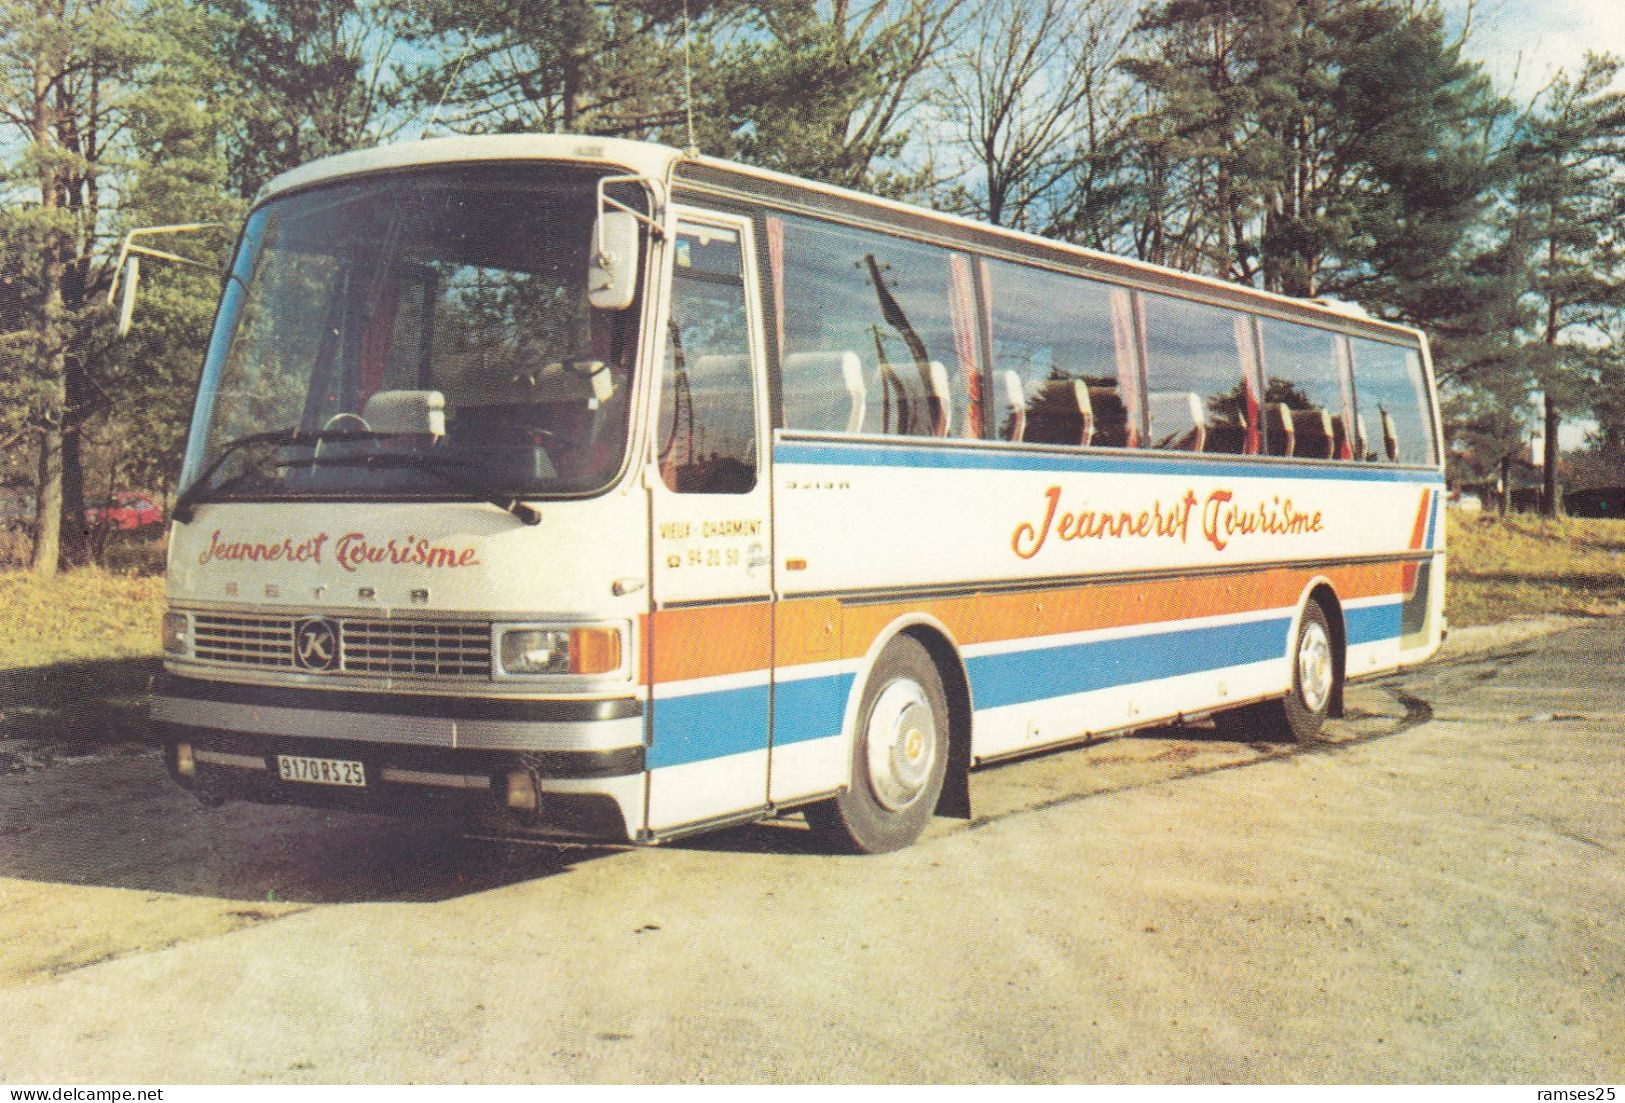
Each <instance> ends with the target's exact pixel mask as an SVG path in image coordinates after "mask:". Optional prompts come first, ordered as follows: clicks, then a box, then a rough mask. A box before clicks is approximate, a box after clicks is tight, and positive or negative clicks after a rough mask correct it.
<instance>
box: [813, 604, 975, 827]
mask: <svg viewBox="0 0 1625 1103" xmlns="http://www.w3.org/2000/svg"><path fill="white" fill-rule="evenodd" d="M947 772H948V703H947V696H946V694H945V693H944V692H943V688H942V677H941V676H940V675H939V674H938V673H937V667H936V664H935V663H934V662H932V661H931V656H930V654H929V653H928V652H927V651H926V649H925V647H924V646H923V645H922V644H921V643H920V642H919V641H918V640H915V639H913V638H912V637H909V636H900V637H898V638H897V639H896V640H893V641H892V642H891V643H890V644H888V645H887V646H886V650H885V651H883V652H882V653H881V655H880V659H879V661H878V662H876V664H875V668H874V671H873V673H872V674H871V676H870V678H869V683H868V685H867V686H866V687H865V688H864V691H863V700H862V702H861V704H860V706H859V708H858V728H857V731H856V732H855V733H854V738H853V740H852V763H851V784H850V785H849V786H848V787H847V789H846V791H845V792H843V793H841V794H840V795H839V796H836V797H834V798H832V799H830V800H827V801H823V802H821V803H819V804H815V805H812V806H811V807H809V808H808V809H807V823H808V825H809V826H810V827H811V828H812V830H813V831H814V833H815V834H817V835H818V836H819V839H820V841H821V842H823V843H824V844H825V845H826V846H828V847H830V848H831V849H835V850H841V851H844V852H847V853H859V854H880V853H884V852H885V851H888V850H898V849H900V848H902V847H905V846H907V845H909V844H910V843H912V842H913V841H914V840H915V839H917V838H919V837H920V833H921V832H922V831H924V830H925V826H926V824H927V823H929V822H930V821H931V816H932V813H933V812H935V810H936V807H937V800H938V798H939V797H941V795H942V783H943V778H944V777H946V775H947Z"/></svg>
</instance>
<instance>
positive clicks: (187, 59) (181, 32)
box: [0, 0, 217, 575]
mask: <svg viewBox="0 0 1625 1103" xmlns="http://www.w3.org/2000/svg"><path fill="white" fill-rule="evenodd" d="M195 28H196V19H195V13H194V12H193V11H191V10H189V9H187V8H185V7H183V6H181V5H180V4H179V3H178V2H176V0H0V124H3V125H4V126H5V127H7V128H9V129H10V130H11V133H12V136H13V138H14V139H16V140H18V141H20V143H21V144H20V146H13V148H16V149H18V150H19V151H20V152H19V154H18V155H17V156H16V157H14V158H13V159H12V160H11V161H10V162H9V163H6V164H4V165H3V166H0V173H3V174H4V177H3V181H4V182H3V186H4V188H5V189H6V191H7V192H9V193H10V195H11V196H12V198H13V202H11V203H9V204H8V206H9V207H10V208H11V209H10V211H9V217H8V218H7V219H6V220H5V224H4V226H0V233H3V235H4V236H5V237H7V238H9V239H10V244H11V248H12V256H13V257H14V258H16V260H17V262H18V265H19V267H18V268H17V269H16V270H14V271H12V272H11V273H10V275H9V278H8V279H7V280H5V281H3V282H4V285H5V286H4V288H3V289H0V293H3V294H6V295H8V296H10V297H12V302H13V306H14V309H13V310H12V311H10V312H9V313H10V314H11V316H12V318H13V319H14V320H13V322H12V325H13V326H14V327H15V328H13V329H12V331H11V332H9V333H6V334H3V335H0V342H3V345H0V347H3V348H4V349H5V350H6V352H7V357H6V360H5V361H4V364H3V366H0V398H3V399H4V404H5V405H6V406H7V407H8V408H9V409H10V410H11V411H13V412H12V413H10V414H9V416H8V425H9V430H8V432H9V437H10V439H9V440H8V441H6V442H4V443H8V444H14V443H22V444H31V445H33V450H34V455H35V462H36V471H35V477H34V484H35V488H36V492H37V495H36V500H37V503H38V508H37V514H36V521H35V539H34V551H33V567H34V569H35V571H36V572H38V573H40V574H44V575H49V574H54V573H55V572H56V571H57V570H58V569H59V567H64V566H65V567H75V566H80V565H83V564H84V563H86V562H87V561H88V559H89V556H90V554H91V547H90V543H89V541H88V539H87V533H86V529H85V524H84V497H85V485H84V484H85V471H84V458H85V448H86V443H87V441H86V433H87V430H88V428H89V427H90V426H91V424H92V423H93V421H95V419H97V418H99V417H103V416H105V415H106V414H107V413H108V412H109V411H110V410H113V409H115V408H117V407H118V406H119V400H120V395H119V394H118V390H117V386H116V384H115V383H114V382H113V379H112V376H111V375H110V374H109V372H108V365H109V362H110V359H111V345H110V341H109V339H108V338H109V336H110V333H109V329H110V326H109V317H108V314H109V312H108V310H107V308H106V306H105V304H104V302H103V296H104V293H105V291H106V287H107V280H108V278H109V276H110V272H109V269H108V260H109V250H108V248H107V246H108V244H109V242H110V239H111V238H112V237H114V236H116V232H117V227H118V225H119V223H120V222H121V220H127V219H128V218H129V217H131V216H133V215H134V212H127V211H123V210H121V209H120V204H121V203H123V202H124V201H127V200H128V199H129V194H128V192H129V189H130V188H131V186H132V184H133V182H134V180H135V177H136V174H135V161H134V159H133V158H134V156H135V143H136V142H137V140H138V139H137V136H138V135H143V134H144V135H148V136H149V137H150V138H151V140H152V141H154V142H156V143H157V147H158V148H159V149H168V148H171V146H172V144H173V143H174V142H175V141H177V140H179V139H180V138H181V137H183V136H185V135H187V134H189V133H190V134H194V135H195V134H196V132H198V131H201V132H202V134H203V135H204V136H205V137H204V138H203V139H202V140H204V141H208V140H212V139H210V138H208V137H207V136H209V135H212V134H213V133H214V132H215V131H216V130H217V126H216V120H209V121H208V122H207V123H198V122H196V121H195V120H194V121H193V122H190V123H189V122H188V115H189V113H191V114H195V113H196V110H197V95H196V89H197V87H198V84H197V82H196V77H197V73H198V70H197V67H196V62H197V59H196V57H195V56H194V55H192V54H191V53H190V52H189V51H190V50H191V48H192V47H193V46H195V45H196V42H197V38H196V34H195ZM211 297H212V296H211ZM6 313H8V312H6V311H3V310H0V314H6Z"/></svg>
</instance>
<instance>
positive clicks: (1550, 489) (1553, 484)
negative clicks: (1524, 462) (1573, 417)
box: [1540, 394, 1563, 517]
mask: <svg viewBox="0 0 1625 1103" xmlns="http://www.w3.org/2000/svg"><path fill="white" fill-rule="evenodd" d="M1562 424H1563V415H1562V414H1561V413H1560V412H1559V411H1558V409H1557V406H1556V405H1555V404H1554V403H1553V402H1552V396H1551V395H1549V394H1548V395H1547V396H1546V440H1545V443H1544V447H1543V455H1544V460H1543V463H1544V466H1545V472H1544V475H1543V478H1544V480H1545V481H1544V482H1543V483H1542V484H1541V492H1540V512H1541V516H1543V517H1561V516H1563V499H1562V498H1561V497H1560V492H1561V491H1562V489H1563V488H1562V487H1561V486H1560V485H1559V484H1558V481H1557V456H1558V447H1557V430H1558V429H1559V428H1560V427H1561V426H1562Z"/></svg>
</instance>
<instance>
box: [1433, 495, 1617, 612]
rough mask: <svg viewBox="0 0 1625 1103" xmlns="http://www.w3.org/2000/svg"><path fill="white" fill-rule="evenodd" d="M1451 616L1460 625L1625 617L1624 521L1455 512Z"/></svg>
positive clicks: (1448, 594)
mask: <svg viewBox="0 0 1625 1103" xmlns="http://www.w3.org/2000/svg"><path fill="white" fill-rule="evenodd" d="M1449 526H1450V527H1449V530H1448V533H1447V539H1448V541H1449V543H1448V544H1447V553H1448V561H1449V576H1448V583H1447V585H1446V588H1445V613H1446V615H1447V616H1448V617H1449V619H1450V623H1451V624H1453V625H1459V626H1463V627H1465V626H1468V625H1474V624H1497V623H1500V622H1501V621H1505V620H1512V619H1516V618H1518V617H1531V616H1540V615H1543V614H1551V613H1557V614H1567V615H1575V616H1612V615H1618V614H1622V613H1625V520H1580V519H1577V518H1563V519H1561V520H1551V521H1549V520H1545V519H1543V518H1540V517H1534V516H1530V515H1527V514H1512V515H1510V516H1508V517H1506V518H1504V519H1503V518H1500V517H1496V516H1493V515H1489V514H1481V515H1478V516H1474V515H1472V514H1458V513H1455V512H1454V511H1452V512H1451V514H1450V518H1449Z"/></svg>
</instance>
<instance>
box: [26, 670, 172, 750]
mask: <svg viewBox="0 0 1625 1103" xmlns="http://www.w3.org/2000/svg"><path fill="white" fill-rule="evenodd" d="M162 672H163V662H162V660H160V659H157V658H133V659H97V660H92V661H87V662H67V663H52V664H49V665H46V666H28V667H14V668H11V669H8V670H0V773H12V772H16V771H17V770H20V769H26V768H29V767H30V766H35V765H44V764H45V763H46V762H48V761H50V760H53V759H54V758H56V757H58V756H61V757H70V758H71V757H75V756H79V755H83V754H86V753H89V752H90V751H93V750H96V749H99V748H101V747H105V746H107V745H109V744H117V743H132V744H145V743H151V742H152V741H153V739H152V735H151V730H150V728H149V727H148V724H147V705H148V702H149V700H150V689H151V686H152V680H153V678H155V677H156V676H157V675H159V674H160V673H162Z"/></svg>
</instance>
